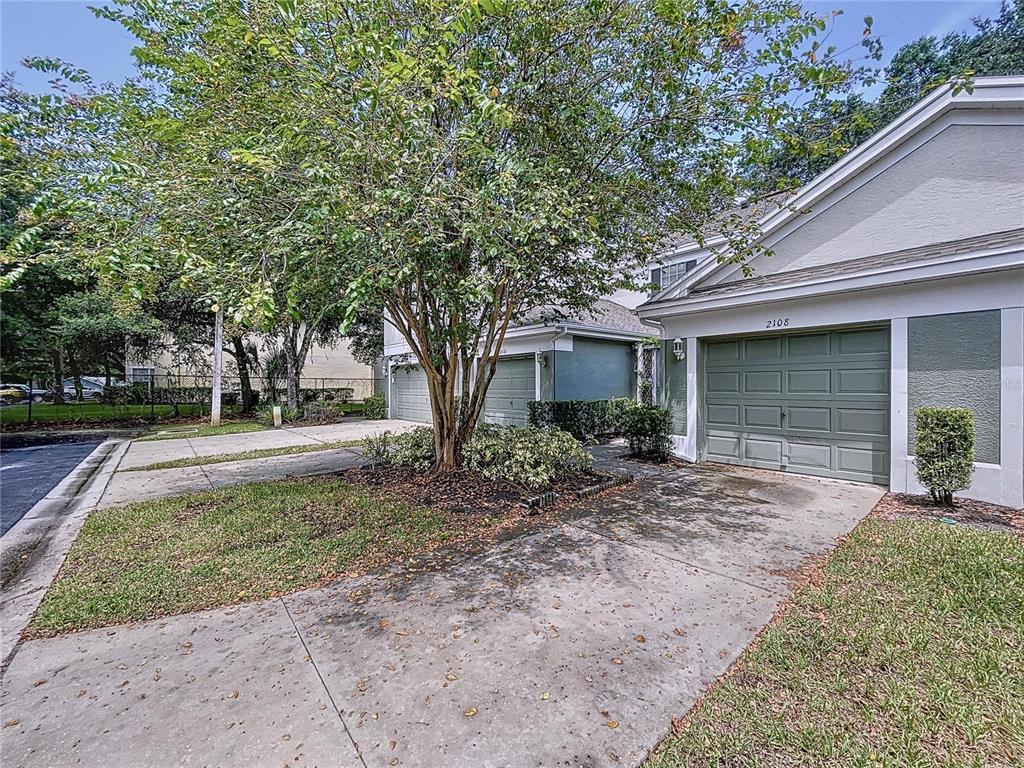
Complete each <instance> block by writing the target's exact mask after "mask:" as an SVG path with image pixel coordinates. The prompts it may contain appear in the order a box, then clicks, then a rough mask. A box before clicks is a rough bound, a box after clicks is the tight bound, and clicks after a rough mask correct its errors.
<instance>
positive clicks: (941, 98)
mask: <svg viewBox="0 0 1024 768" xmlns="http://www.w3.org/2000/svg"><path fill="white" fill-rule="evenodd" d="M1021 105H1024V76H1011V77H982V78H977V79H976V80H975V81H974V87H973V92H971V93H968V92H967V91H961V92H960V93H958V94H956V95H953V91H952V88H951V86H949V85H947V86H945V87H943V88H940V89H938V90H936V91H935V92H934V93H932V94H930V95H929V96H927V97H926V98H924V99H922V100H921V101H920V102H918V103H917V104H916V105H915V106H914V107H912V108H911V109H910V110H908V111H907V112H905V113H904V114H903V115H902V116H901V117H899V118H897V119H896V120H894V121H893V122H892V123H890V124H889V125H887V126H886V127H885V128H883V129H882V130H881V131H879V132H878V133H876V134H875V135H874V136H872V137H871V138H870V139H868V140H867V141H866V142H865V143H864V144H861V145H860V146H859V147H857V148H855V149H854V150H852V151H851V152H850V153H849V154H847V155H846V156H845V157H843V158H842V159H841V160H840V161H839V162H837V163H835V164H834V165H833V166H831V167H830V168H829V169H828V170H826V171H824V172H823V173H822V174H821V175H819V176H818V177H817V178H815V179H814V180H812V181H811V182H809V183H808V184H807V185H806V186H804V187H803V188H801V189H800V190H799V191H798V192H797V193H796V194H795V195H793V196H792V197H791V198H790V199H789V200H787V201H786V204H785V205H783V206H779V207H776V208H775V209H774V210H771V211H769V212H768V214H767V215H765V216H764V217H762V219H761V221H760V222H759V225H760V229H761V235H760V237H759V238H758V240H759V241H760V240H764V239H765V238H766V237H768V236H769V235H771V234H772V233H773V232H776V231H778V230H779V229H781V228H782V227H784V226H785V225H787V224H789V223H790V222H792V221H793V220H794V219H795V218H796V217H798V216H801V215H803V211H805V210H808V209H811V208H813V206H814V204H815V203H817V202H818V201H820V200H822V199H824V198H825V197H826V196H827V195H829V194H831V193H832V192H834V191H835V190H836V189H838V188H839V187H841V186H842V185H843V184H845V183H846V182H847V181H849V180H850V179H852V178H853V177H855V176H856V175H857V174H859V173H860V172H861V171H863V170H864V169H865V168H867V167H868V166H869V165H871V164H872V163H874V162H875V161H876V160H878V159H879V158H880V157H882V156H883V155H885V154H886V153H888V152H890V151H891V150H893V149H894V148H895V147H897V146H899V145H900V144H902V143H904V142H906V141H908V140H909V139H910V138H911V137H913V136H914V135H916V134H918V133H919V132H921V131H922V130H923V129H924V128H926V127H927V126H928V125H931V124H932V123H934V122H935V121H936V120H938V119H939V118H941V117H942V116H943V115H945V114H946V113H948V112H949V111H951V110H953V109H984V108H993V107H1014V106H1016V107H1019V106H1021ZM725 246H727V241H726V238H724V237H717V238H711V239H709V240H708V241H707V243H706V244H705V246H704V247H701V246H699V245H698V244H696V243H694V244H693V245H690V246H684V247H682V248H681V249H679V250H678V251H677V252H676V253H674V254H673V257H678V256H680V255H683V254H686V253H693V254H694V255H699V254H700V253H701V252H704V253H713V252H714V251H715V248H716V247H718V248H721V247H725ZM883 256H884V255H883ZM890 256H891V254H890ZM732 266H733V264H732V263H730V262H724V263H723V262H720V261H719V260H718V259H703V260H702V261H701V263H699V264H698V265H697V267H696V269H693V270H691V271H690V272H688V273H686V275H684V276H682V277H680V279H679V280H677V281H676V282H674V283H672V284H671V285H669V286H666V287H665V288H664V289H662V290H661V291H659V292H658V293H656V294H655V295H654V296H652V297H651V298H650V299H649V300H648V301H646V302H644V303H643V304H641V305H640V306H639V307H638V310H639V311H640V313H641V314H646V313H647V310H649V309H651V308H653V307H655V306H656V305H658V304H660V303H663V302H671V301H676V300H679V299H682V298H684V297H686V296H688V295H691V292H696V291H697V290H698V288H697V286H699V284H700V283H702V282H704V281H705V280H707V279H708V278H710V277H711V276H713V275H716V274H718V273H719V272H721V271H722V270H724V269H727V268H731V267H732ZM829 266H832V265H829ZM778 274H779V275H780V277H781V276H782V275H785V276H787V278H788V279H792V277H793V275H794V273H793V272H786V273H778ZM752 279H756V278H746V279H744V280H741V281H739V286H737V287H736V291H737V292H738V291H742V290H746V288H745V286H749V285H751V280H752ZM723 288H724V287H723Z"/></svg>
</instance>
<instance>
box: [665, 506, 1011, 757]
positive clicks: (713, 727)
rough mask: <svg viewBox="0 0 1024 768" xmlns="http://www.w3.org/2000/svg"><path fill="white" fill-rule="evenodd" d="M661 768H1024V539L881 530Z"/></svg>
mask: <svg viewBox="0 0 1024 768" xmlns="http://www.w3.org/2000/svg"><path fill="white" fill-rule="evenodd" d="M675 725H676V727H675V729H674V734H673V735H672V736H671V737H670V738H669V739H667V740H666V741H665V742H664V743H663V744H662V745H661V747H660V748H659V749H657V750H656V751H655V752H654V753H653V754H652V755H651V757H650V758H649V759H648V761H647V762H646V763H645V768H683V767H684V766H730V767H734V766H735V767H744V766H751V767H753V766H758V767H759V768H760V767H764V768H769V767H774V766H791V765H799V766H822V768H824V766H858V767H860V766H863V767H864V768H870V767H874V766H877V767H878V768H882V767H883V766H915V767H920V768H932V767H935V768H938V767H939V766H942V767H943V768H947V767H948V768H952V767H953V766H1009V765H1024V540H1022V539H1021V538H1020V537H1018V536H1013V535H1011V534H1006V533H993V532H984V531H979V530H974V529H970V528H967V527H963V526H946V525H942V524H940V523H935V522H917V521H905V520H897V521H890V520H882V519H879V518H869V519H868V520H866V521H865V522H863V523H862V524H861V525H860V526H858V528H857V529H856V530H855V531H854V532H853V533H852V534H851V536H850V537H849V538H848V539H847V540H846V541H845V542H844V543H842V544H841V545H840V546H839V548H838V549H837V550H836V552H835V553H834V554H833V556H832V557H831V559H830V560H829V561H828V563H827V564H826V565H825V567H824V568H823V570H822V571H821V572H820V574H818V575H817V576H816V577H815V578H813V579H812V580H811V581H810V582H809V583H807V584H805V585H804V586H803V587H801V588H799V589H798V590H797V592H796V593H795V595H794V597H793V600H792V602H791V604H790V605H789V606H788V607H787V608H786V609H785V611H784V612H783V613H782V615H781V616H780V617H779V619H778V620H777V622H776V623H775V624H773V625H772V626H770V627H769V628H768V629H767V630H766V631H765V632H764V633H763V634H762V636H761V637H760V638H759V639H758V640H757V642H756V643H755V644H754V645H753V646H752V647H751V648H750V649H748V650H747V652H746V654H745V655H744V656H743V657H742V659H741V660H740V662H739V663H738V665H737V666H736V667H735V668H734V670H733V674H731V675H730V676H729V677H727V678H725V679H724V680H722V681H721V682H720V684H718V685H717V686H716V687H715V688H713V689H712V691H711V692H710V693H709V694H708V695H707V696H706V697H705V698H704V699H703V701H702V702H701V703H700V704H699V705H698V706H697V708H696V709H695V710H694V711H693V712H692V713H691V715H690V716H689V717H687V718H686V719H685V720H683V721H681V722H677V723H676V724H675Z"/></svg>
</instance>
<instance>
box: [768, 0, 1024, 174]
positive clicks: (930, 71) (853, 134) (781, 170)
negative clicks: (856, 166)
mask: <svg viewBox="0 0 1024 768" xmlns="http://www.w3.org/2000/svg"><path fill="white" fill-rule="evenodd" d="M973 26H974V29H973V30H971V31H969V32H952V33H950V34H948V35H946V36H945V37H942V38H938V37H935V36H933V35H928V36H925V37H921V38H919V39H917V40H914V41H913V42H910V43H907V44H906V45H904V46H903V47H901V48H900V49H899V50H897V51H896V53H895V54H893V57H892V59H891V60H890V61H889V63H888V64H887V65H886V67H885V69H884V72H883V74H882V80H883V82H884V83H885V85H884V87H883V88H882V90H881V91H880V93H879V94H878V96H877V97H876V98H875V99H873V100H872V99H870V98H866V97H865V96H864V95H863V94H860V93H851V94H848V95H846V96H845V97H844V98H841V99H836V98H828V97H826V98H819V99H815V100H814V101H813V102H811V103H809V104H807V105H805V106H804V107H803V108H802V109H801V110H799V111H797V112H796V113H795V114H794V115H793V119H792V120H791V121H790V123H789V126H788V127H787V129H786V130H784V131H781V132H780V133H779V137H778V145H777V147H776V149H775V150H774V151H773V152H772V153H771V154H770V156H769V158H768V159H767V161H766V162H759V163H756V164H752V165H750V166H749V168H748V173H749V174H750V176H751V178H752V179H753V180H754V181H755V184H756V185H757V187H758V188H759V189H760V190H761V191H769V192H770V191H774V190H775V189H779V188H793V187H798V186H800V185H801V184H805V183H807V182H808V181H810V180H811V179H813V178H814V177H815V176H817V175H818V174H819V173H822V172H823V171H825V170H826V169H828V168H829V167H830V166H832V165H833V164H835V163H836V162H837V161H838V160H840V159H841V158H842V157H843V156H844V155H845V154H847V153H848V152H849V151H850V150H852V149H853V148H855V147H857V146H858V145H860V144H861V143H863V142H865V141H867V140H868V139H869V138H871V137H872V136H873V135H874V134H875V133H877V132H878V131H879V130H881V129H882V128H884V127H885V126H886V125H888V124H889V123H891V122H892V121H893V120H895V119H896V118H897V117H899V116H900V115H901V114H902V113H903V112H906V111H907V110H908V109H910V108H911V107H912V106H914V104H916V103H917V102H918V101H920V100H921V99H922V98H924V97H925V96H927V95H928V94H929V93H931V92H932V91H933V90H935V89H936V88H939V87H941V86H943V85H945V84H947V83H948V84H952V86H953V87H954V88H965V87H970V82H971V80H972V79H973V78H975V77H982V76H988V75H1019V74H1024V0H1004V2H1003V4H1002V6H1001V8H1000V12H999V15H998V16H997V17H996V18H994V19H989V18H983V17H978V18H975V19H974V20H973ZM869 44H871V43H869ZM875 52H876V53H877V51H875Z"/></svg>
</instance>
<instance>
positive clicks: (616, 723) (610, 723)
mask: <svg viewBox="0 0 1024 768" xmlns="http://www.w3.org/2000/svg"><path fill="white" fill-rule="evenodd" d="M608 727H609V728H618V727H619V721H618V720H609V721H608Z"/></svg>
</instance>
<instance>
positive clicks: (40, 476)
mask: <svg viewBox="0 0 1024 768" xmlns="http://www.w3.org/2000/svg"><path fill="white" fill-rule="evenodd" d="M104 437H105V436H104V435H98V434H89V435H55V436H46V437H28V436H24V437H23V436H20V435H14V436H9V435H4V438H3V442H2V443H0V536H2V535H3V534H5V533H7V531H8V530H9V529H10V528H11V526H13V525H14V524H15V523H16V522H18V521H19V520H20V519H21V518H22V516H23V515H24V514H25V513H26V512H28V511H29V510H30V509H32V507H33V506H34V505H35V503H36V502H37V501H39V500H40V499H41V498H43V497H44V496H46V494H47V493H49V492H50V491H51V490H52V489H53V487H54V486H55V485H57V483H59V482H60V481H61V480H63V479H64V477H65V476H66V475H67V474H68V472H70V471H71V470H72V469H74V468H75V467H77V466H78V464H79V462H81V461H82V459H84V458H85V457H86V456H88V455H89V454H90V453H92V451H93V449H94V448H95V447H96V446H97V445H99V444H100V443H102V442H103V439H104Z"/></svg>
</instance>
